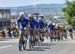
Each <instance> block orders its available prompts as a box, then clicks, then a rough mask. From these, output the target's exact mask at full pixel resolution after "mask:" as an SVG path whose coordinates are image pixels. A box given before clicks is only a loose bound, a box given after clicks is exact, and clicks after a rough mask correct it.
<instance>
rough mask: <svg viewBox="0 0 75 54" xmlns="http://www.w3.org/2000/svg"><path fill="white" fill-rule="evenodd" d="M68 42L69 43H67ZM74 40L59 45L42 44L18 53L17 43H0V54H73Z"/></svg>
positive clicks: (74, 49) (74, 48)
mask: <svg viewBox="0 0 75 54" xmlns="http://www.w3.org/2000/svg"><path fill="white" fill-rule="evenodd" d="M67 42H69V43H67ZM74 42H75V40H70V41H68V40H67V41H63V42H61V43H43V44H42V46H35V47H34V48H33V49H31V50H30V49H26V50H22V51H19V50H18V42H13V40H12V41H7V42H0V54H75V43H74Z"/></svg>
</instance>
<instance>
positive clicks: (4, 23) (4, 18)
mask: <svg viewBox="0 0 75 54" xmlns="http://www.w3.org/2000/svg"><path fill="white" fill-rule="evenodd" d="M9 26H10V9H0V29H3V28H5V27H9Z"/></svg>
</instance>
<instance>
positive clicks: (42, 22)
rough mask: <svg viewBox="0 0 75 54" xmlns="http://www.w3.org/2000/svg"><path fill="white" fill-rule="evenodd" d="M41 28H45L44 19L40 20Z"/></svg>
mask: <svg viewBox="0 0 75 54" xmlns="http://www.w3.org/2000/svg"><path fill="white" fill-rule="evenodd" d="M39 28H40V29H43V28H44V21H42V20H40V22H39Z"/></svg>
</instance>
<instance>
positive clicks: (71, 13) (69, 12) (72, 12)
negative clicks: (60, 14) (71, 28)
mask: <svg viewBox="0 0 75 54" xmlns="http://www.w3.org/2000/svg"><path fill="white" fill-rule="evenodd" d="M63 11H64V15H65V17H66V21H67V22H68V23H69V24H70V25H71V24H72V19H73V17H75V1H72V2H70V1H68V0H67V1H66V7H65V8H63Z"/></svg>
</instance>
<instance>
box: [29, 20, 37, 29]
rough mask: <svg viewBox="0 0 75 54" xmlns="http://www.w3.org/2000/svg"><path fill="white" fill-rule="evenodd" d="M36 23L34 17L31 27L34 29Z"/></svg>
mask: <svg viewBox="0 0 75 54" xmlns="http://www.w3.org/2000/svg"><path fill="white" fill-rule="evenodd" d="M35 25H36V22H35V19H32V21H31V22H30V28H31V29H34V28H35Z"/></svg>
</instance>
